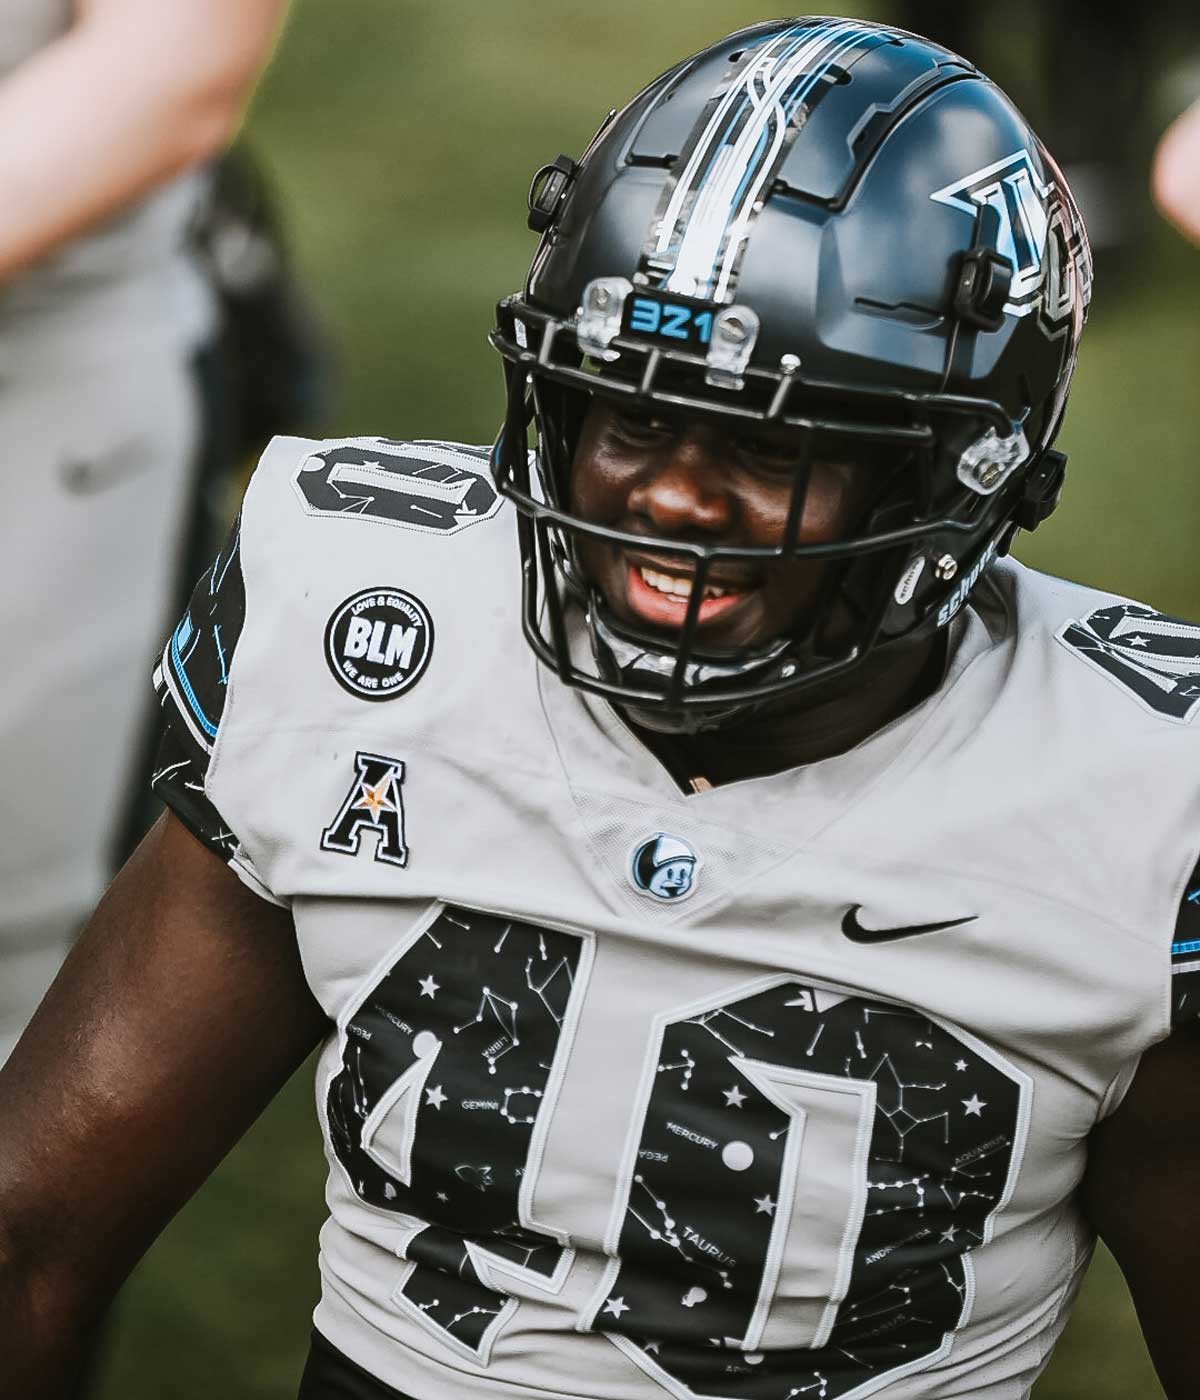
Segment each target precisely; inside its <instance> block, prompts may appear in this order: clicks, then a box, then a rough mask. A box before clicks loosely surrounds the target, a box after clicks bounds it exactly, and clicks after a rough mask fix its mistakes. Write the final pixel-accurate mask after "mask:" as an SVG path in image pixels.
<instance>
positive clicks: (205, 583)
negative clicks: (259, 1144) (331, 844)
mask: <svg viewBox="0 0 1200 1400" xmlns="http://www.w3.org/2000/svg"><path fill="white" fill-rule="evenodd" d="M245 617H246V586H245V581H244V578H243V574H242V561H241V517H240V516H239V518H238V519H237V520H236V521H235V522H234V524H233V528H232V529H231V530H230V532H229V537H228V539H227V540H226V541H225V543H224V545H223V546H222V548H221V550H220V551H219V552H218V554H217V557H216V558H215V559H214V560H213V562H212V564H211V566H210V567H209V568H208V569H207V570H206V571H205V573H204V574H203V575H202V577H201V579H200V581H199V583H197V584H196V587H195V590H194V591H193V593H192V596H191V599H190V601H189V602H188V605H187V608H186V609H185V611H184V614H183V617H182V618H181V619H180V621H179V623H178V625H177V626H176V627H175V628H174V630H173V631H172V632H171V635H170V636H169V637H168V638H167V642H166V646H165V647H164V648H163V653H162V657H161V659H160V660H159V663H158V665H157V666H156V667H155V668H154V678H153V679H154V688H155V691H156V693H157V695H158V701H159V706H160V708H161V711H162V724H163V732H162V740H161V742H160V745H159V750H158V757H157V761H156V762H155V765H154V774H153V776H152V778H151V786H152V787H153V789H154V792H155V794H156V796H157V797H159V798H160V799H161V801H163V802H164V803H165V804H166V805H167V806H168V807H169V808H170V809H171V810H172V811H173V812H174V813H175V815H176V816H177V817H178V818H179V820H180V821H182V822H183V824H184V825H185V826H186V827H187V828H188V830H189V831H190V832H191V833H192V834H193V836H195V837H196V838H197V840H199V841H200V842H202V843H203V844H204V845H205V846H207V847H208V848H209V850H211V851H212V852H214V854H216V855H218V856H219V857H220V858H221V859H222V860H223V861H225V863H226V864H227V865H229V866H230V867H231V868H232V869H233V870H234V872H235V873H236V874H237V875H238V876H239V877H240V878H241V879H242V880H243V882H244V883H245V884H247V885H249V887H250V888H251V889H252V890H254V892H255V893H256V894H259V895H261V896H262V897H263V898H265V899H268V900H270V901H271V902H272V903H273V904H280V903H282V901H281V900H279V899H277V898H276V897H275V896H274V895H273V894H272V893H271V891H270V890H269V889H268V888H267V886H266V884H265V882H264V881H263V880H262V878H261V877H260V876H259V874H258V872H257V871H256V870H255V869H254V866H253V864H252V862H251V861H250V859H249V857H248V856H247V854H246V852H245V850H244V849H243V848H242V845H241V842H240V841H239V840H238V838H237V835H236V833H235V832H234V831H232V830H231V829H230V827H229V824H228V823H227V822H226V821H225V819H224V818H223V817H222V815H221V813H220V812H219V811H218V810H217V808H216V806H215V805H214V803H213V801H212V799H211V798H210V797H209V795H208V783H207V780H208V769H209V763H210V761H211V759H212V753H213V746H214V744H215V743H216V739H217V734H218V731H219V729H220V726H221V719H222V717H223V715H224V712H225V698H226V695H227V688H228V684H229V669H230V666H231V665H232V663H233V656H234V652H235V650H236V649H237V644H238V640H239V639H240V637H241V633H242V624H243V623H244V621H245Z"/></svg>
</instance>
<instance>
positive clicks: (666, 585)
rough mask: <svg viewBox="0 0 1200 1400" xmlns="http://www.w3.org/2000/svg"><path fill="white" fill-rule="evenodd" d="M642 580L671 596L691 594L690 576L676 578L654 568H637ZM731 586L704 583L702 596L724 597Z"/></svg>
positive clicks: (685, 596) (686, 596) (687, 596)
mask: <svg viewBox="0 0 1200 1400" xmlns="http://www.w3.org/2000/svg"><path fill="white" fill-rule="evenodd" d="M638 573H639V574H641V576H642V580H643V582H645V583H647V584H649V586H650V587H651V588H654V589H657V591H658V592H659V593H669V594H670V595H671V596H672V597H673V598H690V597H691V594H692V581H691V579H690V578H676V577H675V576H674V575H673V574H660V573H658V572H656V571H655V570H654V569H644V568H639V569H638ZM733 591H734V590H733V589H732V588H718V587H716V585H715V584H711V583H708V584H705V586H704V596H705V597H706V598H724V597H726V596H727V595H728V594H730V593H732V592H733Z"/></svg>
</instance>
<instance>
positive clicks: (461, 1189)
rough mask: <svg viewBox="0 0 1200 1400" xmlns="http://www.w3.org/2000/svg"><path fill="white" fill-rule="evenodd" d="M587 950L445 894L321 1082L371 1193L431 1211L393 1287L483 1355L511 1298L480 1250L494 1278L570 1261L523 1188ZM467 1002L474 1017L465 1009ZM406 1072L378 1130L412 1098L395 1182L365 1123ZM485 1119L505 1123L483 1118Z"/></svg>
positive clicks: (436, 1331) (389, 1131) (378, 1203)
mask: <svg viewBox="0 0 1200 1400" xmlns="http://www.w3.org/2000/svg"><path fill="white" fill-rule="evenodd" d="M586 947H587V944H586V942H585V940H584V938H583V937H582V936H581V935H579V934H575V933H566V932H561V931H558V930H549V929H541V928H538V927H537V926H534V925H530V924H524V923H521V922H520V921H518V920H509V919H499V918H496V917H494V916H491V915H487V914H481V913H477V912H474V911H469V910H464V909H460V908H456V907H454V906H448V907H446V908H444V909H442V910H441V911H439V913H438V914H437V916H436V917H435V918H434V919H433V920H432V921H431V922H430V923H429V924H428V925H427V926H425V927H423V928H421V929H420V930H419V933H418V934H417V935H415V936H414V937H413V938H412V939H411V940H409V941H408V942H407V943H406V944H405V946H404V947H403V949H402V950H401V952H400V953H399V954H398V955H397V956H396V958H395V960H394V962H393V963H392V965H391V966H390V967H389V968H388V969H387V971H386V972H384V973H383V974H382V976H381V977H380V978H379V980H378V981H377V982H376V983H375V985H374V986H373V987H372V988H371V989H370V990H369V991H368V992H366V993H365V994H364V996H363V998H362V1000H361V1002H360V1004H359V1005H358V1006H357V1008H356V1009H355V1010H354V1011H353V1012H352V1014H351V1015H350V1017H349V1021H348V1023H347V1025H346V1028H345V1033H344V1036H343V1037H342V1038H341V1040H342V1042H344V1045H343V1050H342V1067H341V1070H340V1071H339V1072H338V1073H337V1074H335V1076H334V1077H333V1079H332V1080H331V1082H330V1086H329V1089H328V1091H327V1121H328V1124H329V1137H330V1145H331V1147H332V1149H333V1152H334V1155H335V1157H336V1158H337V1160H338V1161H339V1162H340V1163H341V1165H342V1167H343V1168H344V1169H345V1171H346V1173H347V1176H348V1179H349V1182H350V1184H351V1185H352V1186H353V1188H354V1190H355V1192H356V1194H357V1195H358V1196H359V1197H360V1198H361V1199H362V1200H363V1201H365V1202H366V1203H368V1204H369V1205H371V1206H373V1207H375V1208H376V1209H382V1210H387V1211H390V1212H392V1213H394V1215H395V1216H396V1218H397V1219H399V1218H404V1219H408V1220H416V1221H419V1222H423V1224H422V1226H421V1228H419V1229H417V1230H416V1231H415V1233H411V1234H410V1235H408V1236H407V1237H406V1243H405V1244H404V1246H403V1253H404V1256H405V1257H406V1259H407V1260H408V1264H409V1267H408V1269H407V1270H406V1272H405V1275H404V1277H403V1279H402V1281H401V1283H400V1284H399V1286H398V1287H397V1291H396V1298H397V1300H398V1303H399V1305H400V1306H402V1307H403V1308H404V1309H405V1310H406V1311H407V1312H408V1315H409V1316H410V1318H413V1319H414V1320H416V1321H417V1322H418V1323H419V1325H420V1326H422V1327H423V1328H425V1329H427V1330H428V1331H429V1332H431V1333H432V1334H433V1335H434V1336H436V1337H438V1338H439V1339H440V1340H441V1341H442V1342H444V1343H446V1344H448V1345H451V1346H452V1347H453V1349H454V1350H455V1351H456V1352H457V1353H458V1354H459V1355H460V1356H462V1357H465V1358H466V1359H469V1360H474V1361H478V1360H479V1359H480V1358H481V1357H482V1356H484V1355H485V1354H486V1350H487V1346H488V1345H489V1343H488V1338H489V1336H490V1335H491V1330H494V1328H495V1327H496V1326H497V1325H499V1322H500V1321H501V1320H502V1318H503V1317H504V1316H506V1315H507V1311H508V1310H509V1307H510V1305H509V1300H508V1294H507V1293H506V1292H505V1291H504V1286H503V1285H502V1284H501V1285H497V1286H493V1283H492V1282H491V1280H492V1278H493V1275H492V1274H490V1273H488V1272H487V1271H486V1269H483V1268H481V1269H480V1270H477V1269H476V1265H475V1260H476V1259H479V1258H480V1257H481V1253H482V1257H483V1258H484V1259H488V1260H491V1261H492V1265H493V1266H494V1267H496V1268H498V1270H499V1273H498V1275H497V1277H501V1278H502V1277H503V1266H504V1264H505V1263H507V1264H509V1265H511V1266H512V1267H513V1268H515V1269H520V1270H521V1271H523V1273H524V1274H525V1275H527V1276H533V1277H535V1278H536V1277H541V1278H544V1279H547V1280H549V1279H550V1278H551V1277H553V1276H554V1274H555V1271H556V1270H557V1269H559V1268H560V1267H561V1266H563V1265H564V1263H565V1262H569V1256H568V1253H567V1251H566V1249H565V1248H564V1246H563V1245H562V1244H561V1243H560V1241H559V1240H558V1238H557V1237H555V1236H550V1235H547V1234H542V1233H540V1232H539V1231H538V1230H537V1229H535V1228H533V1227H529V1226H525V1225H523V1224H521V1223H520V1217H521V1203H520V1192H521V1183H522V1176H523V1172H524V1169H525V1164H526V1162H527V1160H528V1156H529V1152H530V1142H531V1137H532V1134H533V1132H534V1129H535V1126H536V1125H537V1123H538V1122H539V1114H540V1113H541V1110H542V1108H543V1105H544V1104H545V1103H546V1101H547V1093H548V1086H549V1085H550V1084H551V1083H552V1082H553V1081H552V1078H551V1071H552V1068H553V1067H554V1066H555V1065H556V1063H559V1062H560V1060H561V1054H560V1049H559V1045H560V1040H561V1039H562V1038H563V1037H564V1036H565V1035H567V1034H568V1032H569V1028H570V1024H571V1018H572V1017H573V1016H575V1015H577V1014H578V1013H577V1007H578V1004H579V998H578V997H577V996H576V994H575V985H576V984H575V979H576V975H577V973H578V970H579V966H580V961H581V958H582V957H583V952H584V949H585V948H586ZM472 1006H474V1007H477V1008H478V1010H477V1014H476V1015H475V1016H472V1017H470V1018H464V1011H465V1010H466V1009H467V1008H470V1007H472ZM568 1043H569V1042H568ZM434 1066H436V1069H435V1068H434ZM558 1073H561V1066H560V1068H559V1070H558ZM404 1075H407V1076H408V1087H407V1088H406V1090H405V1092H404V1093H403V1094H401V1095H400V1096H399V1097H397V1098H396V1099H395V1103H394V1107H393V1108H392V1109H391V1110H390V1113H389V1115H388V1116H386V1117H385V1118H384V1120H383V1122H382V1124H380V1125H378V1127H377V1130H378V1131H380V1133H381V1135H382V1136H381V1141H387V1140H388V1138H389V1137H393V1138H394V1135H395V1134H396V1132H397V1129H398V1128H399V1127H400V1125H401V1124H402V1123H404V1122H405V1121H408V1122H410V1123H411V1122H412V1121H414V1120H411V1119H409V1120H405V1119H404V1118H403V1117H402V1116H401V1115H407V1114H411V1113H412V1103H413V1098H414V1097H416V1101H417V1102H418V1103H419V1104H420V1111H419V1112H418V1113H417V1114H416V1117H415V1130H414V1129H413V1128H412V1127H409V1128H407V1129H406V1131H408V1132H413V1133H414V1136H413V1138H412V1140H411V1142H412V1145H411V1147H410V1159H409V1160H410V1179H409V1180H408V1181H398V1180H397V1179H396V1176H395V1174H394V1173H393V1174H388V1173H387V1172H386V1171H384V1169H383V1168H382V1167H381V1165H380V1163H379V1161H378V1160H377V1159H376V1158H375V1157H374V1156H372V1155H371V1153H370V1152H368V1151H367V1150H366V1149H365V1148H364V1145H363V1134H364V1129H365V1126H366V1124H367V1122H368V1120H369V1119H370V1117H371V1114H372V1112H373V1111H374V1110H375V1109H376V1106H377V1105H378V1104H379V1103H380V1102H381V1101H383V1100H384V1099H385V1096H386V1095H387V1094H388V1092H389V1089H390V1088H391V1086H393V1085H395V1084H396V1081H397V1080H398V1079H399V1078H400V1077H401V1076H404ZM434 1076H436V1078H435V1077H434ZM392 1115H395V1116H394V1117H393V1116H392ZM489 1118H490V1120H491V1122H492V1123H493V1124H496V1125H498V1128H499V1131H497V1127H487V1128H486V1129H485V1126H484V1124H485V1121H486V1120H487V1119H489ZM472 1149H474V1150H472ZM480 1252H481V1253H480ZM485 1277H486V1278H487V1279H488V1280H489V1281H488V1282H485V1281H484V1280H485ZM614 1296H616V1297H620V1290H617V1292H616V1294H615V1295H614ZM625 1302H626V1303H627V1302H628V1300H627V1299H626V1300H625ZM614 1321H615V1319H614Z"/></svg>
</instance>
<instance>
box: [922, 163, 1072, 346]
mask: <svg viewBox="0 0 1200 1400" xmlns="http://www.w3.org/2000/svg"><path fill="white" fill-rule="evenodd" d="M930 198H931V199H933V200H935V201H936V202H937V203H938V204H945V205H948V206H949V207H950V208H951V209H960V210H962V212H963V213H964V214H969V215H970V216H971V218H972V219H975V218H977V217H978V214H979V209H980V206H981V205H989V206H990V207H991V208H993V209H994V210H995V211H996V214H997V215H998V217H999V229H1000V231H999V234H998V236H997V239H996V251H997V252H998V253H999V254H1000V255H1001V256H1002V257H1005V258H1007V259H1008V260H1009V262H1011V263H1012V265H1013V269H1014V271H1013V280H1012V286H1011V288H1010V289H1009V297H1008V301H1007V302H1005V304H1004V310H1005V311H1006V312H1007V313H1008V315H1010V316H1028V315H1030V314H1031V313H1032V312H1035V311H1040V312H1041V313H1042V315H1043V317H1044V319H1045V320H1046V321H1048V322H1049V323H1050V324H1051V325H1057V324H1058V323H1059V322H1061V321H1063V320H1065V319H1066V317H1068V316H1069V315H1070V313H1071V308H1072V306H1073V305H1074V304H1075V300H1076V297H1077V295H1078V296H1081V297H1082V300H1083V302H1084V304H1085V305H1086V304H1087V302H1088V301H1089V300H1090V299H1091V292H1092V277H1091V255H1090V253H1089V251H1088V245H1087V237H1086V235H1085V233H1084V230H1083V221H1082V220H1081V219H1080V217H1079V213H1078V210H1076V208H1075V206H1074V203H1073V202H1072V200H1071V198H1070V196H1069V195H1067V194H1065V193H1064V191H1063V190H1060V189H1059V188H1058V187H1057V186H1056V185H1055V184H1054V183H1053V182H1051V183H1050V184H1046V183H1045V181H1043V180H1042V178H1041V177H1040V176H1039V174H1038V171H1037V168H1036V167H1035V165H1034V162H1033V158H1032V157H1031V156H1030V154H1029V152H1028V151H1026V150H1020V151H1014V152H1013V154H1012V155H1010V156H1005V157H1004V159H1003V160H998V161H995V162H994V163H993V164H992V165H987V166H984V167H983V169H982V170H974V171H972V172H971V174H970V175H964V176H963V178H962V179H961V180H955V181H953V182H952V183H951V184H949V185H946V186H944V187H943V188H942V189H940V190H935V191H934V193H933V194H932V195H930Z"/></svg>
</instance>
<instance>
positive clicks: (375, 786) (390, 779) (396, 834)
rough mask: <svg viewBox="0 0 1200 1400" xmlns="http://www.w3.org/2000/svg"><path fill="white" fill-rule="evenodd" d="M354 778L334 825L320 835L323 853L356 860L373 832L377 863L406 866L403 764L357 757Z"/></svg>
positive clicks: (363, 755) (375, 757)
mask: <svg viewBox="0 0 1200 1400" xmlns="http://www.w3.org/2000/svg"><path fill="white" fill-rule="evenodd" d="M354 767H355V770H356V772H355V778H354V782H353V783H352V784H351V785H350V791H349V792H348V793H347V794H346V800H345V801H344V802H343V803H342V806H341V810H340V811H339V812H338V814H337V817H336V818H335V819H334V821H333V822H332V823H331V824H330V825H329V826H327V827H326V828H325V830H324V831H323V832H322V833H321V849H322V850H323V851H337V852H338V853H339V854H340V855H345V856H356V855H358V851H359V847H360V845H361V844H362V835H363V832H364V831H372V832H374V833H375V835H376V837H377V838H378V839H377V840H376V842H375V859H376V860H381V861H384V862H385V863H386V864H388V865H407V864H408V847H407V846H406V845H405V844H404V801H403V798H402V797H401V795H400V787H401V784H402V783H403V782H404V764H403V763H401V762H400V760H399V759H398V758H385V757H384V756H383V755H382V754H377V753H356V754H355V755H354Z"/></svg>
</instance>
